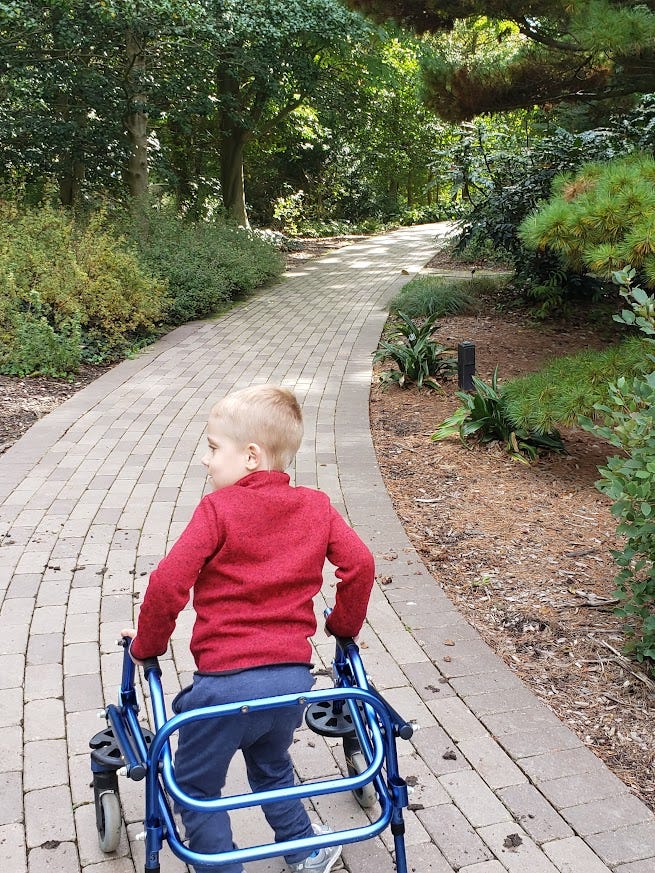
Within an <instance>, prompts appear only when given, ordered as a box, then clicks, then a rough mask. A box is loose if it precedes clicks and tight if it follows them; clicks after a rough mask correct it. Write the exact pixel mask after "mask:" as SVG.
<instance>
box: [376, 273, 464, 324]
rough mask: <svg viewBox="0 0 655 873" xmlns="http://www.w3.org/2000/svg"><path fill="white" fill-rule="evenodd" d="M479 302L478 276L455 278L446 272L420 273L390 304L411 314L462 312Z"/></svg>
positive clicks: (432, 314)
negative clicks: (443, 273) (443, 274)
mask: <svg viewBox="0 0 655 873" xmlns="http://www.w3.org/2000/svg"><path fill="white" fill-rule="evenodd" d="M476 306H477V297H476V284H475V283H474V280H470V279H465V280H463V281H462V280H460V281H453V280H452V279H450V280H449V279H446V278H445V277H443V276H417V277H416V278H415V279H412V280H411V281H410V282H408V283H407V284H406V285H405V286H404V287H403V289H402V291H400V293H399V294H397V295H396V296H395V297H394V298H393V300H392V301H391V303H390V304H389V310H390V312H392V313H399V312H404V313H405V315H408V316H409V317H410V318H427V317H430V316H435V317H436V318H443V317H444V316H446V315H462V314H464V313H467V312H472V311H474V310H475V308H476Z"/></svg>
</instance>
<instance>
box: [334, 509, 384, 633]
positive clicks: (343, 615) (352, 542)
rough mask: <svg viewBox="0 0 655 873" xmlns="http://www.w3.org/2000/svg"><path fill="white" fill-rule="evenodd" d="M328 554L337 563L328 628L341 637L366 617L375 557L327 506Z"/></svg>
mask: <svg viewBox="0 0 655 873" xmlns="http://www.w3.org/2000/svg"><path fill="white" fill-rule="evenodd" d="M330 513H331V514H330V540H329V544H328V551H327V558H328V560H329V561H330V563H332V564H334V566H335V567H336V570H335V573H336V576H337V578H338V579H339V581H338V582H337V594H336V602H335V605H334V609H333V610H332V612H331V613H330V617H329V618H328V621H327V627H328V629H329V630H330V631H331V632H332V633H333V634H336V635H337V636H340V637H354V636H356V635H357V634H358V633H359V632H360V630H361V629H362V625H363V624H364V620H365V618H366V609H367V607H368V601H369V597H370V596H371V589H372V588H373V582H374V580H375V561H374V559H373V555H372V554H371V552H370V551H369V549H368V548H367V546H366V545H364V543H363V542H362V540H361V539H360V538H359V537H358V536H357V534H356V533H355V531H354V530H353V529H352V528H351V527H350V526H349V525H348V524H347V523H346V522H345V520H344V519H343V518H342V517H341V516H340V515H339V513H338V512H337V511H336V509H334V507H330Z"/></svg>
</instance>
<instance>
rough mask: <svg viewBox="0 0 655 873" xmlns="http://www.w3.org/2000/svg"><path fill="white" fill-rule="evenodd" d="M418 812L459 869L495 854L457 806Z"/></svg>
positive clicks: (439, 845)
mask: <svg viewBox="0 0 655 873" xmlns="http://www.w3.org/2000/svg"><path fill="white" fill-rule="evenodd" d="M417 816H418V818H419V820H420V821H421V824H422V825H423V827H424V828H425V829H426V831H427V832H428V833H429V834H430V837H431V838H432V840H433V841H434V843H435V844H436V846H437V848H438V849H439V851H440V852H441V853H442V854H443V856H444V858H445V859H446V860H447V861H448V863H449V864H451V865H452V866H453V867H454V868H455V869H456V870H457V869H459V868H460V867H464V866H467V865H470V864H475V863H478V862H480V861H488V860H490V859H491V858H492V857H493V855H492V853H491V852H490V851H489V849H488V848H487V847H486V846H485V844H484V843H483V841H482V840H481V839H480V837H479V836H478V835H477V833H476V832H475V830H474V828H473V827H472V826H471V825H470V823H469V822H468V821H467V820H466V819H465V818H464V816H463V815H462V813H461V812H460V811H459V810H458V809H457V807H456V806H454V805H452V804H446V805H445V806H439V807H437V808H436V809H428V810H424V811H420V812H417Z"/></svg>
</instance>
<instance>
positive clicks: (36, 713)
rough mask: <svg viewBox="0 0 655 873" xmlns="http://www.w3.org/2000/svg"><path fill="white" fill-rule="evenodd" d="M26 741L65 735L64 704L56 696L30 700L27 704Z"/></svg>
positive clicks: (25, 711)
mask: <svg viewBox="0 0 655 873" xmlns="http://www.w3.org/2000/svg"><path fill="white" fill-rule="evenodd" d="M24 713H25V717H24V722H23V726H24V729H25V741H26V742H29V741H30V740H54V739H60V738H61V737H64V736H65V727H64V704H63V702H62V701H61V700H59V699H58V698H55V697H45V698H43V699H42V700H41V699H39V700H30V701H29V702H28V703H26V704H25V710H24Z"/></svg>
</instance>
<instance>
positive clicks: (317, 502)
mask: <svg viewBox="0 0 655 873" xmlns="http://www.w3.org/2000/svg"><path fill="white" fill-rule="evenodd" d="M302 433H303V425H302V414H301V411H300V407H299V405H298V401H297V400H296V398H295V397H294V395H293V394H292V393H291V392H290V391H288V390H286V389H284V388H279V387H277V386H273V385H264V386H256V387H252V388H246V389H244V390H242V391H237V392H235V393H233V394H230V395H228V396H226V397H225V398H224V399H223V400H220V401H219V402H218V403H217V404H216V405H215V406H214V407H213V408H212V410H211V413H210V416H209V423H208V427H207V441H208V443H209V449H208V451H207V453H206V454H205V456H204V457H203V459H202V463H203V464H204V465H205V466H206V467H207V472H208V479H209V482H210V483H211V485H212V488H213V489H214V490H213V492H212V493H211V494H208V495H207V496H206V497H204V498H203V500H201V502H200V504H199V505H198V507H197V508H196V510H195V512H194V514H193V517H192V519H191V521H190V523H189V525H188V527H187V528H186V529H185V531H184V532H183V533H182V535H181V536H180V538H179V540H178V541H177V542H176V543H175V545H174V546H173V548H172V549H171V551H170V553H169V554H168V555H167V557H165V558H164V559H163V561H161V563H160V564H159V566H158V567H157V568H156V570H154V572H153V573H152V574H151V576H150V581H149V584H148V588H147V590H146V593H145V597H144V600H143V605H142V607H141V611H140V614H139V621H138V627H137V631H136V632H135V631H134V630H133V629H128V630H126V631H123V633H124V635H126V636H130V637H133V639H132V643H131V646H130V653H131V655H132V657H133V660H135V661H136V662H137V663H138V662H139V661H141V660H143V659H145V658H149V657H154V656H157V655H162V654H163V653H164V652H165V651H166V648H167V645H168V641H169V638H170V636H171V633H172V632H173V629H174V627H175V621H176V619H177V616H178V614H179V612H180V611H181V610H182V609H183V608H184V606H185V605H186V603H187V602H188V599H189V594H190V592H191V589H193V608H194V611H195V613H196V618H195V624H194V628H193V633H192V636H191V652H192V654H193V656H194V659H195V662H196V667H197V670H196V672H195V674H194V681H193V685H191V686H189V687H188V688H185V689H183V690H182V691H181V692H180V694H178V696H177V697H176V699H175V701H174V703H173V709H174V711H175V712H185V711H187V710H190V709H197V708H199V707H202V706H210V705H213V704H219V703H227V702H233V701H236V700H245V699H249V698H258V697H266V696H269V695H271V694H275V695H278V694H290V693H297V692H304V691H308V690H309V689H310V688H311V687H312V685H313V677H312V675H311V673H310V666H311V664H310V660H311V646H310V644H309V637H311V636H312V635H313V634H314V633H315V631H316V619H315V616H314V608H313V602H312V601H313V598H314V596H315V595H316V594H317V593H318V591H319V590H320V588H321V584H322V573H323V565H324V562H325V558H327V559H328V560H329V561H330V562H331V563H332V564H334V565H335V567H336V571H335V572H336V576H337V578H338V582H337V588H336V602H335V606H334V609H333V611H332V612H331V614H330V617H329V619H328V621H327V622H326V631H327V632H328V633H333V634H336V635H338V636H344V637H354V636H356V635H357V634H358V633H359V631H360V629H361V627H362V624H363V622H364V619H365V616H366V608H367V605H368V600H369V596H370V592H371V588H372V586H373V579H374V562H373V556H372V555H371V553H370V551H369V550H368V548H367V547H366V546H365V545H364V543H363V542H362V541H361V540H360V538H359V537H358V536H357V534H356V533H355V532H354V531H353V530H352V528H350V527H349V526H348V525H347V524H346V522H345V521H344V519H343V518H342V517H341V516H340V515H339V513H338V512H337V511H336V510H335V509H334V508H333V507H332V506H331V505H330V501H329V499H328V497H327V496H326V495H325V494H323V493H322V492H320V491H315V490H313V489H310V488H302V487H298V488H294V487H292V486H291V485H290V482H289V476H288V475H287V474H286V473H284V472H283V471H284V470H285V469H286V468H287V467H288V466H289V464H290V463H291V462H292V460H293V458H294V456H295V454H296V452H297V451H298V448H299V446H300V442H301V440H302ZM300 722H301V716H300V715H299V714H298V711H297V709H296V708H281V709H274V710H269V711H265V712H259V713H246V714H239V715H234V716H230V717H227V718H221V719H206V720H203V721H196V722H193V723H192V724H189V725H187V726H185V727H184V728H183V729H182V730H180V732H179V744H178V751H177V754H176V758H175V774H176V778H177V781H178V782H179V784H180V787H181V788H182V789H183V790H184V791H185V792H187V793H188V794H190V795H193V796H196V797H212V796H214V797H215V796H217V795H219V794H220V792H221V790H222V788H223V786H224V785H225V778H226V774H227V770H228V766H229V763H230V760H231V759H232V757H233V756H234V754H235V753H236V751H237V749H241V751H242V753H243V756H244V758H245V762H246V768H247V773H248V781H249V783H250V786H251V788H252V790H253V791H264V790H267V789H270V788H283V787H286V786H291V785H293V784H294V777H293V767H292V763H291V758H290V755H289V748H290V746H291V743H292V741H293V734H294V731H295V729H296V728H297V727H298V726H299V725H300ZM263 811H264V814H265V816H266V819H267V820H268V822H269V824H270V825H271V827H272V828H273V830H274V832H275V839H276V841H277V842H281V841H284V840H290V839H300V838H304V837H311V836H312V835H313V834H314V833H324V832H326V830H327V829H325V828H323V827H322V826H321V825H312V823H311V822H310V820H309V817H308V815H307V812H306V811H305V808H304V806H303V805H302V803H301V801H300V800H297V799H296V800H290V801H288V802H287V801H282V802H276V803H269V804H265V805H264V806H263ZM182 820H183V822H184V826H185V829H186V835H187V838H188V840H189V846H190V848H191V849H193V850H194V851H197V852H204V853H208V852H222V851H226V850H229V849H231V848H232V847H233V845H234V844H233V841H232V831H231V828H230V821H229V817H228V815H227V814H226V813H225V812H215V813H200V812H194V811H192V810H183V811H182ZM340 853H341V846H330V847H327V848H323V849H320V850H317V851H315V852H313V853H312V854H311V855H309V857H307V854H308V853H307V852H305V853H302V852H299V853H295V854H293V855H288V856H286V861H287V863H288V865H289V867H290V869H291V870H292V871H303V870H310V871H315V873H327V871H329V870H331V869H332V867H333V866H334V864H335V863H336V861H337V859H338V857H339V855H340ZM197 869H198V870H207V869H208V868H207V867H205V866H203V867H202V868H197ZM218 869H220V870H221V871H223V873H242V871H243V868H242V866H241V864H227V865H221V866H220V867H219V868H218Z"/></svg>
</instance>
